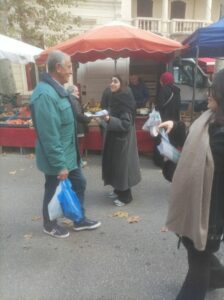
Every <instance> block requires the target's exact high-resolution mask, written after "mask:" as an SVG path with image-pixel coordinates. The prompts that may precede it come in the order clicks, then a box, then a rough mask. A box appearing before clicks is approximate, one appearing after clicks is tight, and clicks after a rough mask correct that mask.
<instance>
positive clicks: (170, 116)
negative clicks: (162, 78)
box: [156, 85, 180, 122]
mask: <svg viewBox="0 0 224 300" xmlns="http://www.w3.org/2000/svg"><path fill="white" fill-rule="evenodd" d="M156 109H157V110H158V111H159V112H160V115H161V118H162V121H163V122H164V121H167V120H173V121H179V120H180V89H179V88H178V87H177V86H175V85H163V86H161V88H160V90H159V94H158V97H157V99H156Z"/></svg>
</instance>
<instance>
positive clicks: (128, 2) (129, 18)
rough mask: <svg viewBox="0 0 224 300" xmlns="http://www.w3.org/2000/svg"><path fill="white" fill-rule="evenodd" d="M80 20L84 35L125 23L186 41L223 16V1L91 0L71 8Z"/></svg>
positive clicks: (80, 30) (80, 29) (80, 28)
mask: <svg viewBox="0 0 224 300" xmlns="http://www.w3.org/2000/svg"><path fill="white" fill-rule="evenodd" d="M70 11H71V13H72V14H73V15H74V16H77V17H78V16H79V17H81V22H80V27H77V28H74V30H75V31H76V33H81V32H84V31H86V30H89V29H91V28H93V27H95V26H100V25H103V24H105V23H107V22H110V21H112V20H122V21H124V22H127V23H129V24H131V25H134V26H137V27H139V28H142V29H145V30H150V31H152V32H154V33H156V34H161V35H163V36H167V37H170V38H173V39H176V40H179V41H181V40H183V39H184V38H185V37H186V36H188V35H190V34H191V33H192V32H194V31H195V30H196V29H197V28H200V27H204V26H207V25H209V24H211V23H213V22H215V21H217V20H218V19H219V17H220V11H221V0H114V1H110V0H108V1H106V0H101V1H100V0H99V1H95V0H88V1H84V2H79V5H78V6H77V7H74V8H72V9H71V10H70Z"/></svg>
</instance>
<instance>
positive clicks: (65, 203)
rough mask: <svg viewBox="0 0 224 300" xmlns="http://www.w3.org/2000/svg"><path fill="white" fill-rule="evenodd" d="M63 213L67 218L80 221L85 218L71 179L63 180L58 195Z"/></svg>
mask: <svg viewBox="0 0 224 300" xmlns="http://www.w3.org/2000/svg"><path fill="white" fill-rule="evenodd" d="M58 199H59V201H60V204H61V208H62V211H63V214H64V216H65V217H66V218H68V219H70V220H72V221H75V222H80V221H81V220H82V219H83V210H82V207H81V204H80V201H79V199H78V197H77V195H76V193H75V192H74V191H73V190H72V184H71V182H70V181H69V179H65V180H63V181H61V192H60V194H59V195H58Z"/></svg>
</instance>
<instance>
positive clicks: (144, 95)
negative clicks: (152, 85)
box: [129, 80, 149, 108]
mask: <svg viewBox="0 0 224 300" xmlns="http://www.w3.org/2000/svg"><path fill="white" fill-rule="evenodd" d="M129 87H130V89H131V91H132V93H133V95H134V98H135V101H136V105H137V108H140V107H145V105H146V102H147V101H148V100H149V89H148V87H147V86H146V84H145V83H144V82H143V81H141V80H140V81H139V83H138V84H136V85H134V84H131V83H130V84H129Z"/></svg>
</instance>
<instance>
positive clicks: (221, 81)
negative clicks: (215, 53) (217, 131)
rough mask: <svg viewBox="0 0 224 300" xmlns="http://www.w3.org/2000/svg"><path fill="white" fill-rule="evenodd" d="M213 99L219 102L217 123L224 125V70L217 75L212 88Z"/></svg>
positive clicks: (216, 115) (216, 116) (216, 114)
mask: <svg viewBox="0 0 224 300" xmlns="http://www.w3.org/2000/svg"><path fill="white" fill-rule="evenodd" d="M211 92H212V97H213V98H214V100H215V101H216V102H217V104H218V107H217V110H216V113H215V123H216V124H217V125H219V126H223V125H224V69H222V70H220V71H219V72H218V73H216V74H215V76H214V79H213V82H212V87H211Z"/></svg>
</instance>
